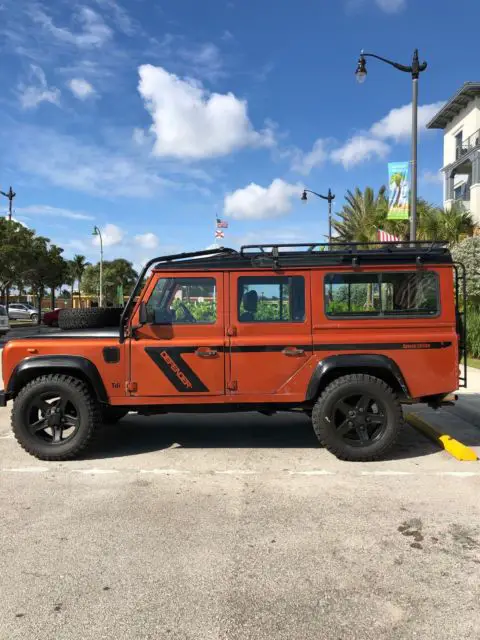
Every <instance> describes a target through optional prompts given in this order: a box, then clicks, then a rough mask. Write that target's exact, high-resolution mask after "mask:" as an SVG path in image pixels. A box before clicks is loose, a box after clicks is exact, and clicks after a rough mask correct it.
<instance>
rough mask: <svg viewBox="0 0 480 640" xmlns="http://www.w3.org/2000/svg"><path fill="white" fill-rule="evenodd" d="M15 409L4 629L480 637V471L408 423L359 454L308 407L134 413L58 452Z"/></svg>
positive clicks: (151, 635) (1, 424)
mask: <svg viewBox="0 0 480 640" xmlns="http://www.w3.org/2000/svg"><path fill="white" fill-rule="evenodd" d="M9 413H10V409H9V408H5V409H0V513H1V514H2V516H1V518H0V544H1V553H0V575H1V576H2V598H1V599H0V638H1V639H2V640H16V639H17V638H18V639H22V640H25V639H28V640H30V639H32V640H36V639H37V638H38V639H42V640H50V639H51V640H70V639H74V640H77V639H78V640H80V639H81V640H90V639H91V640H94V639H95V640H99V639H103V638H105V639H107V638H108V639H109V640H110V639H111V638H115V639H119V640H122V639H127V638H128V639H130V638H135V639H140V640H143V639H152V640H153V639H155V640H157V639H163V638H174V639H178V640H193V639H195V640H196V639H202V640H203V639H205V640H208V639H210V638H212V639H216V640H217V639H218V640H230V639H231V640H237V639H238V640H240V639H242V640H243V639H245V638H249V639H253V640H257V639H258V640H261V639H267V638H268V639H271V638H275V639H278V640H283V639H285V640H287V639H288V640H296V639H299V640H300V639H302V640H305V638H315V639H317V638H335V639H344V638H345V639H349V640H350V639H352V638H353V639H362V640H363V639H370V638H372V639H373V638H375V639H377V638H386V639H400V638H402V639H403V638H415V637H417V638H421V639H422V640H423V639H430V638H435V639H436V640H439V639H440V640H441V639H447V638H448V639H450V638H453V637H455V638H473V637H477V636H478V629H479V628H480V609H479V608H478V599H479V596H480V524H479V523H480V517H479V516H480V513H479V512H480V500H479V498H478V496H479V492H480V467H479V466H477V465H478V463H462V462H458V461H456V460H454V459H453V458H451V457H449V456H448V455H447V454H446V453H445V452H443V451H440V450H439V449H438V448H437V447H436V446H435V445H434V444H433V443H432V442H430V441H429V440H427V439H425V438H424V437H423V436H422V435H421V434H419V433H417V432H416V431H414V430H413V429H412V428H411V427H409V426H408V425H407V426H406V427H405V429H404V431H403V433H402V435H401V438H400V440H399V442H398V444H397V446H396V447H395V449H394V450H393V452H392V455H391V456H390V458H389V459H388V460H384V461H381V462H375V463H365V464H363V463H346V462H340V461H338V460H337V459H335V458H334V457H333V456H332V455H331V454H329V453H328V452H327V451H325V450H323V449H321V448H320V447H319V446H318V444H317V441H316V439H315V437H314V436H313V433H312V429H311V426H310V423H309V421H308V419H307V418H305V417H304V416H302V415H294V414H283V415H277V416H273V417H271V418H268V417H265V416H261V415H259V414H255V413H247V414H235V415H228V414H226V415H214V416H211V415H183V416H182V415H166V416H159V417H152V418H144V417H138V416H135V415H132V414H130V415H129V416H127V417H126V418H125V419H124V420H123V421H122V422H120V423H119V424H118V425H116V426H110V427H104V428H103V429H102V431H101V432H100V434H99V437H98V438H97V442H96V444H95V446H94V448H93V449H92V450H91V451H90V452H89V454H88V457H86V458H84V459H83V460H76V461H72V462H63V463H50V462H41V461H39V460H36V459H35V458H33V457H31V456H29V455H28V454H26V453H25V452H23V450H22V449H21V448H20V447H19V446H18V445H17V443H16V441H15V440H14V439H13V436H12V434H11V430H10V424H9V421H10V416H9ZM472 437H473V436H472ZM475 438H476V436H475V437H474V439H475Z"/></svg>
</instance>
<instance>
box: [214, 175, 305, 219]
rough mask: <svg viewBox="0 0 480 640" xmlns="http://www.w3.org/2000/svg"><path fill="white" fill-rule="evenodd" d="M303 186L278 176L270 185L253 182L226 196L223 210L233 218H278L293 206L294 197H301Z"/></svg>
mask: <svg viewBox="0 0 480 640" xmlns="http://www.w3.org/2000/svg"><path fill="white" fill-rule="evenodd" d="M300 193H301V187H300V186H299V185H294V184H288V183H287V182H284V181H283V180H281V179H280V178H276V179H275V180H273V182H272V183H271V184H270V185H269V186H268V187H262V186H260V185H258V184H256V183H255V182H251V183H250V184H249V185H248V186H246V187H244V188H243V189H237V190H236V191H233V192H232V193H228V194H227V195H226V196H225V200H224V206H223V211H224V213H225V215H227V216H230V217H232V218H237V219H240V218H244V219H248V220H260V219H262V218H276V217H277V216H281V215H284V214H286V213H288V212H289V211H290V210H291V208H292V198H293V197H297V198H298V197H300V195H299V194H300Z"/></svg>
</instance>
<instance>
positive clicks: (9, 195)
mask: <svg viewBox="0 0 480 640" xmlns="http://www.w3.org/2000/svg"><path fill="white" fill-rule="evenodd" d="M0 194H2V196H5V197H6V198H8V220H9V221H11V219H12V206H13V199H14V198H15V196H16V195H17V194H16V193H15V191H14V190H13V189H12V187H10V189H9V190H8V191H7V193H5V191H0Z"/></svg>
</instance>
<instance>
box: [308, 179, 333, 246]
mask: <svg viewBox="0 0 480 640" xmlns="http://www.w3.org/2000/svg"><path fill="white" fill-rule="evenodd" d="M307 193H311V194H312V195H314V196H317V198H322V200H328V244H331V243H332V202H333V200H335V195H334V194H333V193H332V191H331V189H329V190H328V193H327V195H326V196H322V194H321V193H317V192H316V191H310V189H304V190H303V193H302V197H301V198H300V199H301V200H302V201H303V202H307V201H308V197H307Z"/></svg>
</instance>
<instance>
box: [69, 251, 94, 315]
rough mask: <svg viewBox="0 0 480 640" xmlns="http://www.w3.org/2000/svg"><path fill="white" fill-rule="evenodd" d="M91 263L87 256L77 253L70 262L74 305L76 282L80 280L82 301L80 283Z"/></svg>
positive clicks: (79, 291)
mask: <svg viewBox="0 0 480 640" xmlns="http://www.w3.org/2000/svg"><path fill="white" fill-rule="evenodd" d="M89 265H90V263H89V262H87V259H86V258H85V256H82V255H79V254H75V255H74V256H73V258H72V260H70V262H69V271H70V282H71V287H72V305H73V290H74V289H75V282H78V293H79V297H80V301H81V290H80V283H81V282H82V278H83V274H84V273H85V269H86V268H87V267H88V266H89Z"/></svg>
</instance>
